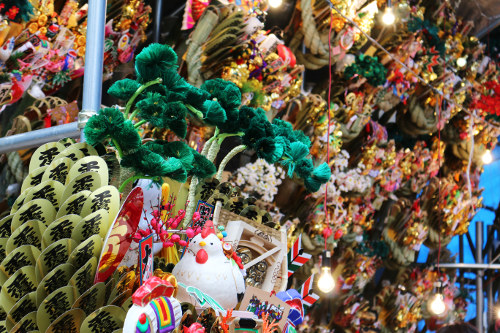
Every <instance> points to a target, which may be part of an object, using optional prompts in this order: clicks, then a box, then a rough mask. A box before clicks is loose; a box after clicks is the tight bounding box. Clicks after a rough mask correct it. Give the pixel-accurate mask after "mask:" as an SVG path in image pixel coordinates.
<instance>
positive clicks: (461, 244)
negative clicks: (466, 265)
mask: <svg viewBox="0 0 500 333" xmlns="http://www.w3.org/2000/svg"><path fill="white" fill-rule="evenodd" d="M458 253H459V254H458V260H459V262H464V235H460V236H458ZM458 274H459V275H460V287H461V288H463V287H464V285H463V283H462V278H463V277H464V273H462V271H458Z"/></svg>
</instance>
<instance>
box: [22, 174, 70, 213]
mask: <svg viewBox="0 0 500 333" xmlns="http://www.w3.org/2000/svg"><path fill="white" fill-rule="evenodd" d="M63 192H64V185H63V184H61V183H59V182H58V181H57V180H47V181H43V182H41V183H40V184H38V185H37V186H35V187H33V188H32V189H31V190H30V191H29V192H28V194H26V198H25V199H24V201H25V202H27V203H28V202H31V201H32V200H34V199H46V200H48V201H50V203H51V204H52V206H53V207H54V208H55V210H56V211H57V210H58V209H59V205H60V204H62V202H61V201H62V194H63ZM54 217H55V216H54Z"/></svg>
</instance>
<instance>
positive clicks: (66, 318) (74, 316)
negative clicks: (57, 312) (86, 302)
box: [45, 309, 85, 333]
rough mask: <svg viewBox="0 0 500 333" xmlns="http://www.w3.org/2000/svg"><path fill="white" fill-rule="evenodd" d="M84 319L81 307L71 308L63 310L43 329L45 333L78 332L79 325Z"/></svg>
mask: <svg viewBox="0 0 500 333" xmlns="http://www.w3.org/2000/svg"><path fill="white" fill-rule="evenodd" d="M84 319H85V312H84V311H83V310H82V309H71V310H69V311H66V312H64V313H63V314H62V315H61V316H59V318H57V319H56V320H55V321H54V322H52V324H50V326H49V327H48V328H47V330H46V331H45V332H46V333H59V332H67V333H78V332H79V331H80V326H81V325H82V322H83V320H84Z"/></svg>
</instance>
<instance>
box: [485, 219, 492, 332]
mask: <svg viewBox="0 0 500 333" xmlns="http://www.w3.org/2000/svg"><path fill="white" fill-rule="evenodd" d="M486 230H488V233H487V234H488V235H490V233H491V232H492V230H493V227H492V226H491V225H489V226H487V227H486ZM491 236H493V235H491ZM486 250H487V252H486V254H487V257H486V258H487V262H490V260H491V259H493V240H492V241H491V244H490V246H489V247H488V248H487V249H486ZM486 274H487V275H486V281H487V284H486V297H487V298H488V308H487V311H486V313H487V320H488V321H487V325H488V327H490V325H494V323H493V320H494V318H493V272H486Z"/></svg>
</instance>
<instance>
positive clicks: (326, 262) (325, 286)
mask: <svg viewBox="0 0 500 333" xmlns="http://www.w3.org/2000/svg"><path fill="white" fill-rule="evenodd" d="M330 256H331V254H330V251H325V252H324V253H323V260H322V263H321V275H320V277H319V280H318V288H319V290H321V291H322V292H323V293H329V292H330V291H332V290H333V288H335V280H334V279H333V276H332V271H331V268H330V265H331V262H330Z"/></svg>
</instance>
